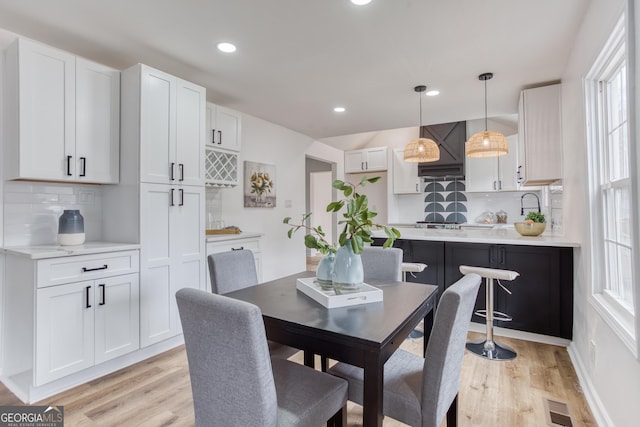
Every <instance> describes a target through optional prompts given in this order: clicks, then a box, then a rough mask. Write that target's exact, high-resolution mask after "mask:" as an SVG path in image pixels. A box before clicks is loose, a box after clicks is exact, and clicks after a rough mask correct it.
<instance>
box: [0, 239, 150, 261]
mask: <svg viewBox="0 0 640 427" xmlns="http://www.w3.org/2000/svg"><path fill="white" fill-rule="evenodd" d="M132 249H140V245H139V244H137V243H116V242H85V243H84V244H82V245H73V246H60V245H55V244H51V245H34V246H9V247H4V248H2V250H3V252H4V253H6V254H9V255H18V256H25V257H28V258H31V259H44V258H57V257H63V256H74V255H89V254H99V253H105V252H116V251H128V250H132Z"/></svg>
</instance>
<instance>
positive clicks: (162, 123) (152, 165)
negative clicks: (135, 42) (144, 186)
mask: <svg viewBox="0 0 640 427" xmlns="http://www.w3.org/2000/svg"><path fill="white" fill-rule="evenodd" d="M140 69H141V76H140V78H141V80H142V81H141V88H140V90H141V94H140V181H141V182H148V183H160V184H168V183H172V182H177V173H178V170H177V169H178V165H177V164H176V159H175V153H176V128H175V126H176V78H175V77H173V76H172V75H170V74H167V73H163V72H162V71H158V70H154V69H153V68H150V67H147V66H144V65H143V66H141V68H140Z"/></svg>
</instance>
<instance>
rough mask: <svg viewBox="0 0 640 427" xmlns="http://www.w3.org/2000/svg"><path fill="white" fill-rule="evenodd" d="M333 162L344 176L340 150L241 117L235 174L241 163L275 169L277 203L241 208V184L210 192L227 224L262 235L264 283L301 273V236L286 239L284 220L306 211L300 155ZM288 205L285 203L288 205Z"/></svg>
mask: <svg viewBox="0 0 640 427" xmlns="http://www.w3.org/2000/svg"><path fill="white" fill-rule="evenodd" d="M306 155H308V156H310V157H314V158H317V159H320V160H326V161H330V162H336V163H337V164H338V175H339V177H341V176H342V175H343V170H344V169H343V166H342V163H343V154H342V151H340V150H336V149H334V148H331V147H329V146H327V145H325V144H321V143H318V142H316V141H314V140H313V139H311V138H309V137H307V136H305V135H302V134H300V133H297V132H294V131H292V130H289V129H286V128H284V127H282V126H278V125H275V124H273V123H270V122H267V121H264V120H262V119H258V118H256V117H253V116H250V115H243V116H242V151H241V152H240V161H239V166H240V176H241V177H243V176H244V175H243V174H244V161H245V160H248V161H253V162H261V163H268V164H272V165H275V167H276V180H275V189H276V197H277V200H276V206H275V207H273V208H245V207H244V202H243V190H244V183H241V184H240V185H238V186H237V187H235V188H225V189H220V190H218V191H216V192H215V194H216V196H215V197H214V196H210V197H212V198H218V197H219V202H218V201H216V204H217V203H219V206H220V209H221V219H222V220H224V221H225V224H226V225H227V226H229V225H236V226H238V227H240V229H241V230H243V231H251V232H253V231H255V232H260V233H264V236H263V238H262V241H261V245H262V253H261V256H262V279H263V280H265V281H267V280H271V279H275V278H278V277H282V276H286V275H289V274H293V273H297V272H300V271H303V270H304V269H305V268H306V256H305V254H306V250H305V246H304V242H303V238H304V234H303V233H297V234H295V235H294V237H293V238H292V239H289V238H288V237H287V230H288V227H287V226H286V225H285V224H283V223H282V220H283V218H285V217H287V216H291V217H293V218H295V217H297V216H298V215H300V214H302V213H304V212H305V161H304V159H305V156H306ZM287 206H290V207H287Z"/></svg>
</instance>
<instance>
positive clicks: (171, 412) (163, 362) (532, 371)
mask: <svg viewBox="0 0 640 427" xmlns="http://www.w3.org/2000/svg"><path fill="white" fill-rule="evenodd" d="M478 336H479V335H478V334H470V338H476V337H478ZM500 341H502V342H504V343H505V344H508V345H510V346H512V347H513V348H514V349H515V350H516V351H517V352H518V357H517V358H516V359H515V360H513V361H508V362H492V361H488V360H485V359H482V358H480V357H478V356H475V355H473V354H470V353H468V352H467V354H466V355H465V357H464V366H463V370H462V381H461V386H460V395H459V413H458V420H459V425H460V426H461V427H476V426H487V427H489V426H492V427H493V426H507V427H517V426H531V427H539V426H546V425H548V424H547V422H546V419H547V418H546V414H545V405H544V401H543V399H544V398H548V399H552V400H555V401H560V402H564V403H566V404H567V405H568V406H569V411H570V413H571V417H572V422H573V425H574V426H596V424H595V422H594V421H593V417H592V415H591V413H590V411H589V408H588V407H587V405H586V403H585V399H584V396H583V395H582V392H581V390H580V387H579V385H578V381H577V378H576V375H575V372H574V370H573V367H572V365H571V362H570V361H569V356H568V354H567V352H566V350H565V349H564V348H562V347H556V346H551V345H545V344H538V343H531V342H526V341H520V340H514V339H507V338H501V339H500ZM402 347H403V348H404V349H406V350H408V351H413V352H417V353H419V352H420V351H421V348H422V341H421V339H416V340H411V339H409V340H406V341H405V342H404V344H403V345H402ZM292 359H294V360H296V361H299V362H301V361H302V356H301V353H299V354H297V355H294V356H293V357H292ZM15 404H20V402H19V401H18V400H17V398H16V397H15V396H13V394H11V393H10V392H9V391H7V390H6V389H5V388H4V387H3V386H0V406H1V405H15ZM39 404H42V405H49V404H55V405H64V412H65V421H66V423H65V425H67V426H134V425H135V426H164V425H173V426H192V425H193V423H194V418H193V407H192V396H191V385H190V382H189V372H188V367H187V359H186V353H185V350H184V347H179V348H177V349H174V350H171V351H169V352H166V353H164V354H161V355H159V356H156V357H153V358H151V359H148V360H146V361H144V362H140V363H138V364H136V365H133V366H130V367H128V368H126V369H123V370H121V371H118V372H115V373H113V374H110V375H107V376H105V377H102V378H99V379H97V380H95V381H91V382H90V383H87V384H84V385H81V386H79V387H76V388H74V389H71V390H69V391H66V392H64V393H61V394H59V395H57V396H54V397H51V398H50V399H46V400H45V401H43V402H39ZM348 425H349V426H360V425H362V408H361V407H359V406H358V405H355V404H351V403H349V405H348ZM384 425H385V426H386V427H392V426H393V427H395V426H401V425H403V424H400V423H398V422H396V421H395V420H392V419H389V418H386V419H385V422H384ZM444 425H445V424H444V423H443V426H444Z"/></svg>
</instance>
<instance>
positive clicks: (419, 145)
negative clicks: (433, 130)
mask: <svg viewBox="0 0 640 427" xmlns="http://www.w3.org/2000/svg"><path fill="white" fill-rule="evenodd" d="M404 160H405V162H415V163H418V162H420V163H426V162H435V161H437V160H440V148H438V144H436V142H435V141H434V140H432V139H428V138H418V139H414V140H413V141H411V142H410V143H408V144H407V146H406V147H405V148H404Z"/></svg>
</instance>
